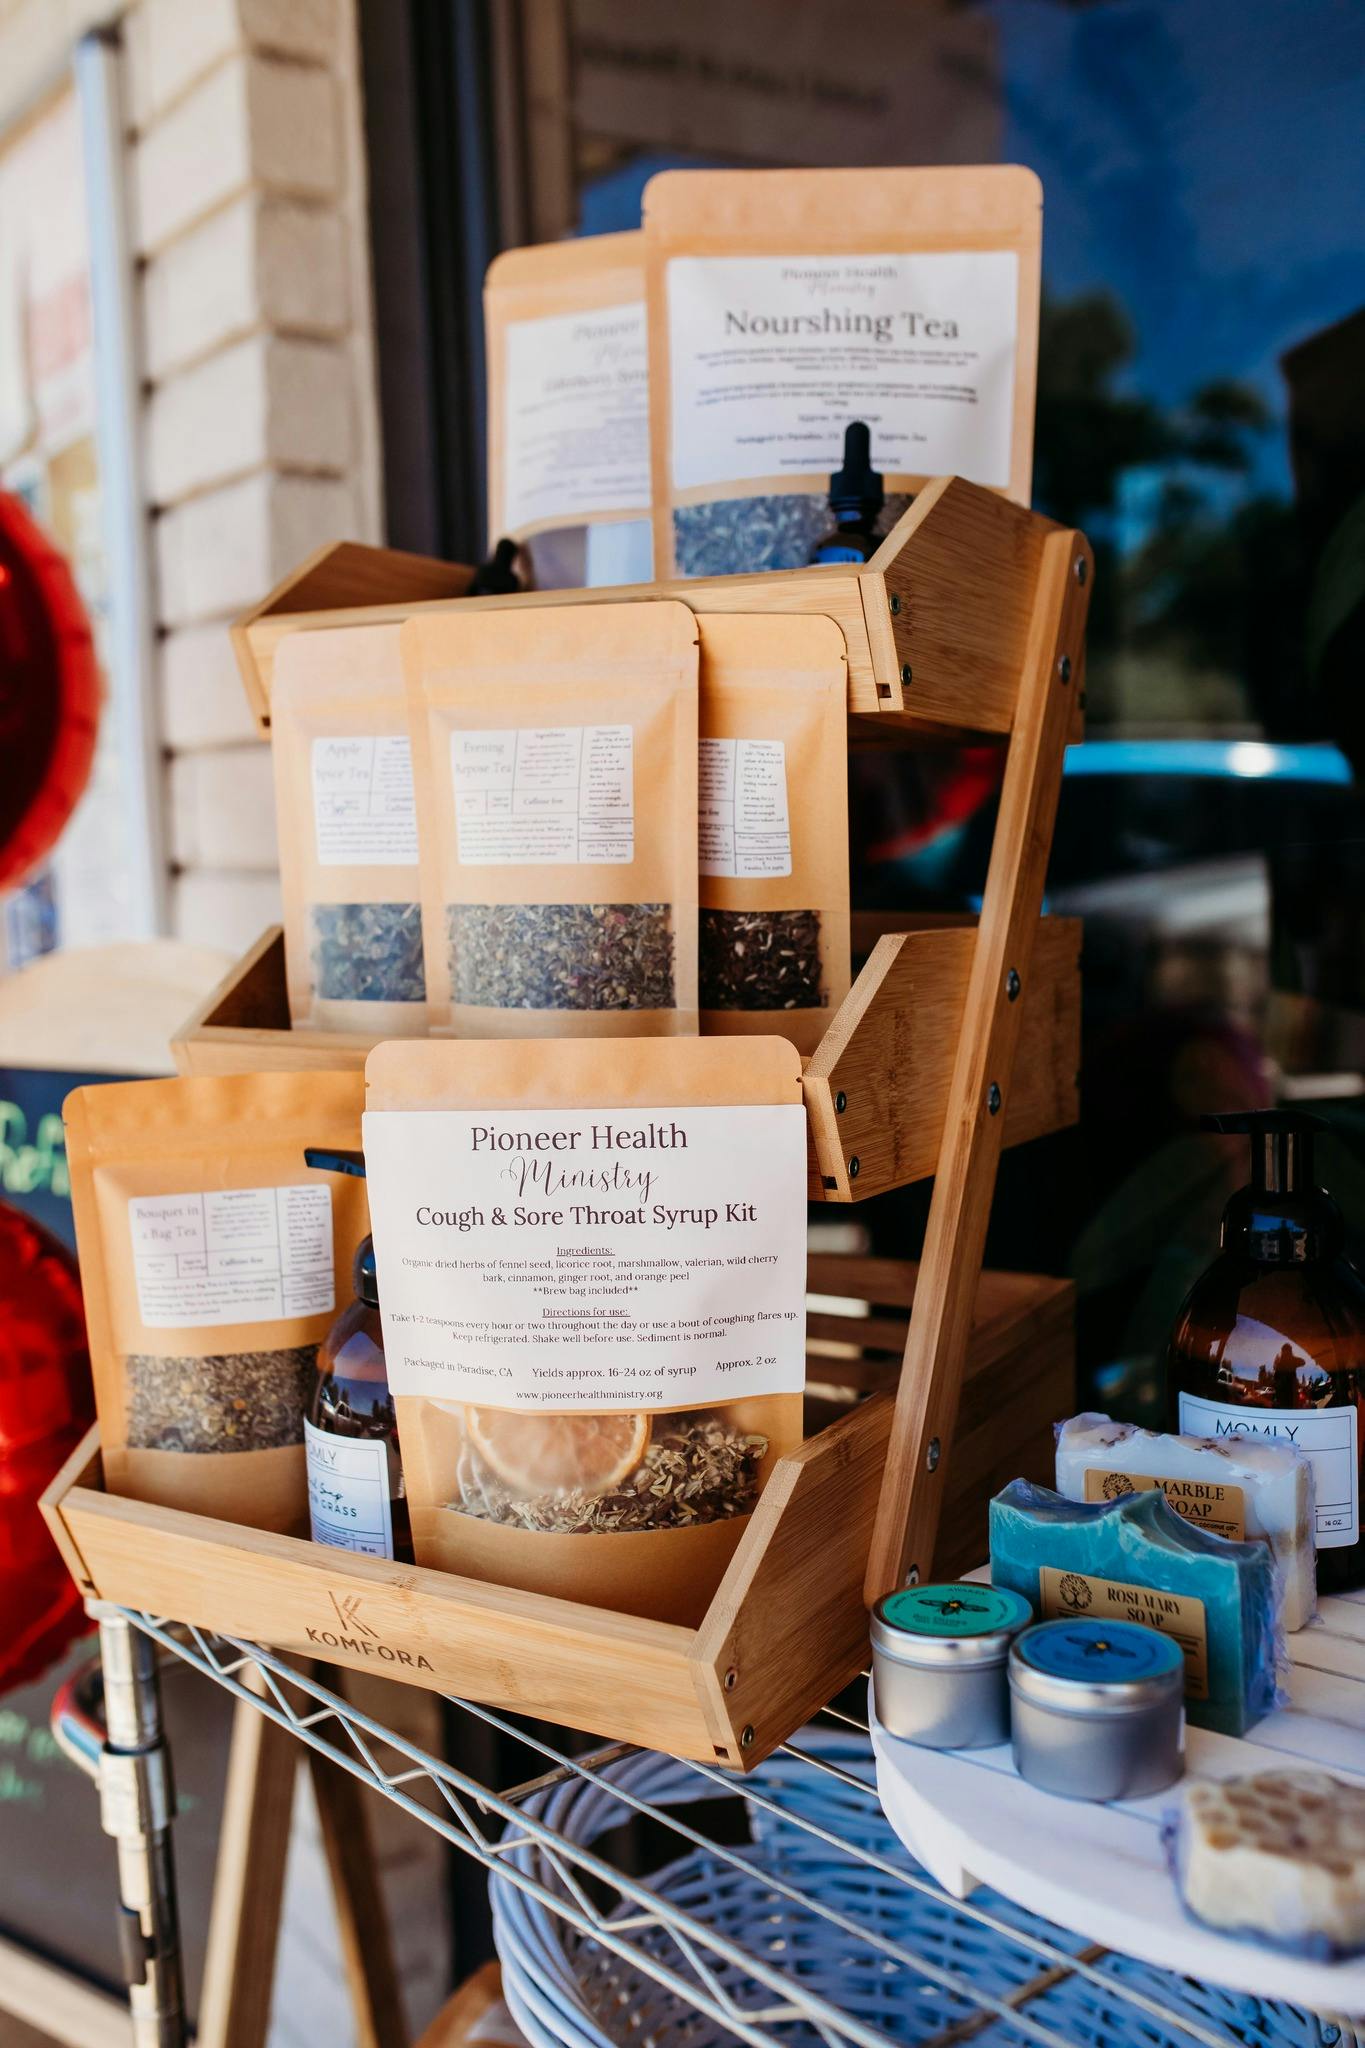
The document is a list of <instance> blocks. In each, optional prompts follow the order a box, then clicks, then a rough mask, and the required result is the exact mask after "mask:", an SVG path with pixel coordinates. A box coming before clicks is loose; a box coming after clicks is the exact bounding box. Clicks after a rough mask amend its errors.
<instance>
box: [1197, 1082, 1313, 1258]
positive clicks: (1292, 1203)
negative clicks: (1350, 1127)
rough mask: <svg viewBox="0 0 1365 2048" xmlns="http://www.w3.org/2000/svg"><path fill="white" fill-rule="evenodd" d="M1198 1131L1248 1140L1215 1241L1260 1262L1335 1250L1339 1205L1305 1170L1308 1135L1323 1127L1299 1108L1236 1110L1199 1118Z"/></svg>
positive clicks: (1310, 1147)
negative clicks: (1241, 1176) (1245, 1180)
mask: <svg viewBox="0 0 1365 2048" xmlns="http://www.w3.org/2000/svg"><path fill="white" fill-rule="evenodd" d="M1199 1121H1200V1125H1201V1126H1202V1128H1203V1129H1204V1130H1206V1131H1221V1132H1223V1133H1224V1134H1225V1135H1235V1136H1239V1137H1247V1138H1249V1139H1250V1140H1251V1182H1250V1185H1249V1186H1247V1187H1244V1188H1242V1189H1241V1190H1240V1192H1239V1193H1237V1194H1235V1195H1234V1196H1233V1198H1232V1200H1231V1201H1230V1202H1229V1203H1228V1205H1227V1208H1226V1209H1225V1210H1224V1211H1223V1247H1224V1249H1225V1250H1234V1249H1245V1250H1246V1252H1247V1253H1248V1254H1249V1256H1250V1257H1251V1258H1253V1259H1255V1260H1256V1261H1257V1262H1258V1263H1259V1264H1261V1265H1269V1266H1286V1265H1302V1264H1303V1263H1304V1261H1305V1260H1307V1259H1320V1258H1329V1257H1333V1256H1335V1254H1336V1253H1337V1252H1338V1251H1339V1250H1340V1249H1341V1246H1342V1242H1343V1240H1344V1235H1345V1233H1344V1230H1343V1227H1342V1221H1341V1211H1340V1210H1339V1209H1338V1208H1337V1205H1336V1203H1335V1202H1334V1201H1333V1200H1332V1197H1331V1196H1330V1195H1329V1194H1328V1193H1327V1190H1326V1189H1325V1188H1320V1187H1318V1186H1317V1185H1316V1184H1315V1181H1314V1176H1313V1135H1314V1133H1315V1132H1316V1131H1325V1130H1327V1129H1328V1128H1329V1126H1328V1125H1327V1124H1326V1123H1325V1122H1324V1121H1323V1119H1322V1118H1321V1117H1320V1116H1313V1115H1312V1114H1311V1113H1310V1112H1309V1111H1307V1110H1303V1109H1243V1110H1236V1111H1233V1112H1230V1113H1228V1114H1225V1115H1220V1116H1203V1117H1201V1118H1200V1119H1199Z"/></svg>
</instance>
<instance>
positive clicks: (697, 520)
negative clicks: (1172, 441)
mask: <svg viewBox="0 0 1365 2048" xmlns="http://www.w3.org/2000/svg"><path fill="white" fill-rule="evenodd" d="M644 222H645V241H646V280H647V299H648V309H649V378H650V392H651V401H652V403H651V429H650V431H651V450H652V453H651V471H652V478H653V484H652V497H653V504H654V561H655V574H656V575H658V576H661V577H666V576H670V575H679V576H703V575H706V576H723V575H730V574H734V573H737V572H739V571H742V570H760V569H792V568H800V567H802V566H803V565H804V564H805V563H807V562H808V561H809V560H810V553H811V549H812V546H813V545H814V543H815V542H816V540H817V539H818V538H819V537H820V535H821V534H822V532H823V531H824V529H825V527H826V526H827V525H828V523H829V514H828V508H827V494H828V489H829V478H830V475H831V473H832V472H833V471H835V470H837V469H839V468H840V467H841V463H842V451H843V443H844V430H845V428H846V427H847V426H848V425H849V424H850V422H851V421H853V420H863V421H865V422H866V423H867V425H868V427H869V428H870V430H871V455H872V465H873V467H874V468H875V469H877V470H880V471H881V472H882V474H883V476H884V478H885V485H886V491H887V494H888V495H887V504H886V508H885V511H884V513H883V518H882V530H883V531H885V530H886V529H887V528H889V527H890V526H891V525H892V524H894V522H895V520H896V519H897V518H898V517H899V516H900V514H901V513H902V512H903V511H904V509H905V506H906V503H907V502H908V495H909V494H913V493H914V492H915V491H917V490H918V489H919V488H920V486H921V484H923V483H924V481H925V480H926V479H927V478H929V477H933V476H942V475H949V474H952V475H957V476H963V477H966V478H968V479H969V480H970V481H971V482H973V483H979V484H986V485H989V486H990V487H991V488H993V489H995V490H998V491H1002V492H1004V493H1005V494H1006V495H1007V496H1009V497H1011V498H1014V499H1016V500H1017V501H1018V502H1019V503H1021V504H1027V502H1028V496H1029V479H1030V471H1031V468H1032V452H1033V406H1034V387H1035V383H1036V377H1037V348H1038V295H1039V252H1040V241H1041V231H1042V190H1041V187H1040V185H1039V183H1038V180H1037V178H1036V177H1035V176H1034V174H1033V172H1032V171H1028V170H1024V169H1021V168H1019V167H1018V166H1015V165H1010V164H991V165H984V166H981V165H978V166H971V167H945V168H941V169H917V170H891V169H885V168H878V169H875V170H780V171H767V170H765V171H710V170H698V171H664V172H661V173H660V174H659V176H657V177H655V178H652V179H651V180H650V182H649V184H648V185H647V186H646V188H645V196H644Z"/></svg>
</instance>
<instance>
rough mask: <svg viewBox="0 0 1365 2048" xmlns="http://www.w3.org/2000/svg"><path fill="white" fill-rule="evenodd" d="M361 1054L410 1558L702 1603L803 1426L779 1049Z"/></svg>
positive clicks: (611, 1600)
mask: <svg viewBox="0 0 1365 2048" xmlns="http://www.w3.org/2000/svg"><path fill="white" fill-rule="evenodd" d="M366 1080H367V1091H366V1114H365V1163H366V1171H367V1175H368V1185H369V1191H370V1206H371V1219H372V1227H373V1230H374V1243H375V1256H376V1260H377V1264H378V1269H379V1288H380V1298H381V1300H382V1303H383V1315H384V1342H385V1357H386V1361H387V1367H388V1374H389V1383H390V1386H391V1387H392V1389H393V1391H394V1394H395V1396H396V1401H397V1408H398V1427H399V1433H400V1435H401V1437H402V1442H403V1463H404V1471H405V1474H406V1479H407V1489H408V1502H409V1507H410V1511H411V1515H412V1528H413V1543H414V1547H415V1550H416V1555H417V1562H418V1563H419V1564H422V1565H430V1566H433V1567H436V1568H437V1569H440V1570H444V1571H453V1572H459V1573H461V1574H462V1575H464V1576H466V1577H470V1578H476V1579H483V1580H488V1581H491V1582H494V1583H499V1584H504V1585H510V1586H519V1587H523V1588H527V1589H530V1590H532V1591H536V1592H543V1593H551V1594H555V1595H558V1596H561V1597H563V1598H565V1599H571V1600H577V1601H582V1602H585V1603H586V1604H588V1605H590V1606H600V1607H609V1608H615V1609H618V1610H621V1611H624V1612H628V1613H634V1614H644V1615H650V1616H653V1617H654V1618H656V1619H660V1620H668V1621H679V1622H685V1623H688V1624H691V1625H695V1624H696V1623H697V1622H699V1621H700V1619H701V1617H702V1615H703V1614H704V1612H705V1610H706V1607H707V1605H708V1603H709V1601H710V1599H711V1596H712V1594H713V1593H714V1591H715V1588H716V1586H717V1585H718V1584H719V1582H720V1580H721V1578H722V1577H723V1575H724V1572H725V1568H726V1566H727V1564H728V1563H729V1560H730V1558H731V1557H732V1556H733V1554H734V1550H735V1547H736V1545H737V1544H738V1542H739V1540H740V1537H741V1536H742V1534H743V1531H744V1529H745V1527H746V1525H747V1520H748V1517H749V1515H750V1513H751V1512H752V1510H753V1508H754V1506H755V1504H756V1503H757V1501H758V1498H759V1495H760V1493H761V1491H762V1488H763V1486H764V1484H765V1482H766V1480H767V1479H768V1477H769V1475H770V1474H771V1472H772V1469H773V1466H774V1464H775V1462H776V1460H777V1459H778V1458H779V1457H780V1456H781V1455H783V1453H785V1452H786V1451H788V1450H790V1449H792V1448H793V1447H794V1446H795V1444H796V1443H798V1442H799V1440H800V1435H801V1401H802V1389H803V1386H804V1382H805V1261H806V1115H805V1110H804V1108H803V1106H802V1100H801V1071H800V1060H799V1058H798V1056H797V1054H796V1052H795V1050H794V1049H793V1048H792V1047H791V1046H790V1045H789V1044H787V1043H786V1042H785V1041H783V1040H781V1039H776V1038H743V1039H741V1038H718V1039H708V1040H702V1039H615V1040H611V1041H605V1040H594V1039H561V1040H558V1041H556V1042H554V1043H547V1044H536V1045H528V1044H517V1043H514V1042H508V1041H502V1042H478V1041H473V1040H466V1041H463V1042H460V1043H454V1042H450V1041H446V1042H438V1041H429V1042H427V1043H424V1044H423V1043H417V1042H415V1041H413V1042H404V1043H398V1042H395V1043H392V1044H388V1045H382V1046H377V1047H376V1048H375V1050H374V1051H373V1052H372V1053H371V1055H370V1058H369V1061H368V1063H367V1067H366Z"/></svg>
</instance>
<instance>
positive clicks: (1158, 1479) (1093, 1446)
mask: <svg viewBox="0 0 1365 2048" xmlns="http://www.w3.org/2000/svg"><path fill="white" fill-rule="evenodd" d="M1151 1487H1159V1488H1160V1490H1161V1492H1162V1493H1163V1494H1164V1495H1165V1496H1166V1502H1167V1505H1168V1506H1169V1507H1172V1508H1174V1509H1175V1512H1176V1513H1177V1514H1178V1515H1179V1516H1180V1517H1181V1519H1182V1520H1183V1521H1186V1522H1189V1523H1190V1524H1191V1525H1192V1526H1193V1527H1195V1528H1198V1529H1206V1530H1208V1531H1209V1532H1210V1533H1211V1534H1212V1535H1214V1536H1227V1537H1230V1538H1231V1540H1232V1541H1233V1542H1234V1543H1241V1542H1244V1541H1246V1540H1247V1539H1251V1540H1253V1541H1259V1542H1262V1543H1267V1544H1269V1546H1270V1552H1271V1555H1272V1556H1273V1558H1274V1560H1275V1563H1276V1566H1277V1567H1278V1569H1279V1572H1280V1577H1281V1580H1282V1600H1283V1607H1282V1621H1283V1626H1284V1627H1285V1628H1286V1629H1291V1630H1292V1629H1299V1628H1302V1627H1303V1626H1304V1625H1305V1623H1307V1622H1310V1621H1311V1620H1312V1619H1313V1615H1314V1613H1315V1612H1316V1611H1317V1578H1316V1573H1315V1570H1314V1525H1315V1518H1314V1510H1313V1467H1312V1464H1311V1462H1310V1460H1309V1459H1307V1458H1305V1457H1303V1456H1301V1454H1300V1453H1299V1452H1298V1451H1296V1450H1294V1449H1292V1448H1291V1447H1290V1445H1288V1444H1285V1443H1280V1442H1274V1441H1269V1440H1263V1439H1261V1438H1258V1437H1243V1436H1236V1437H1227V1438H1224V1437H1205V1436H1164V1435H1160V1434H1158V1432H1157V1431H1155V1430H1151V1429H1137V1428H1135V1427H1134V1426H1133V1425H1132V1424H1130V1423H1126V1422H1111V1421H1110V1420H1109V1417H1108V1416H1107V1415H1073V1416H1072V1418H1071V1420H1070V1421H1069V1422H1064V1423H1063V1424H1062V1426H1061V1429H1060V1430H1059V1431H1058V1433H1057V1491H1058V1493H1064V1494H1065V1495H1066V1497H1067V1499H1068V1500H1118V1499H1120V1498H1121V1497H1122V1496H1123V1495H1124V1494H1128V1493H1141V1492H1143V1491H1144V1490H1145V1489H1149V1488H1151Z"/></svg>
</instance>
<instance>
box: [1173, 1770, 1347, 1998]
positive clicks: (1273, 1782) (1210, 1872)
mask: <svg viewBox="0 0 1365 2048" xmlns="http://www.w3.org/2000/svg"><path fill="white" fill-rule="evenodd" d="M1175 1869H1176V1879H1177V1882H1178V1883H1179V1886H1180V1895H1181V1897H1182V1898H1183V1900H1184V1901H1185V1904H1186V1906H1187V1907H1188V1908H1189V1910H1190V1912H1191V1913H1193V1914H1194V1915H1195V1917H1196V1919H1199V1920H1202V1921H1203V1922H1204V1923H1205V1925H1206V1926H1209V1927H1214V1928H1217V1929H1218V1931H1219V1932H1220V1933H1223V1934H1236V1935H1243V1936H1247V1937H1250V1938H1254V1939H1256V1940H1260V1941H1268V1942H1271V1943H1273V1944H1275V1945H1276V1946H1277V1947H1281V1948H1287V1949H1292V1950H1295V1951H1297V1952H1298V1953H1299V1954H1302V1955H1318V1956H1323V1957H1329V1958H1330V1957H1332V1956H1338V1955H1350V1954H1353V1953H1354V1952H1356V1951H1358V1950H1360V1949H1362V1948H1365V1786H1361V1785H1350V1784H1346V1783H1344V1782H1343V1781H1342V1780H1341V1779H1340V1778H1334V1777H1331V1776H1329V1775H1328V1773H1327V1772H1326V1771H1260V1772H1257V1773H1256V1774H1255V1775H1254V1776H1249V1777H1243V1778H1225V1779H1223V1780H1222V1781H1221V1782H1220V1783H1218V1784H1213V1783H1208V1782H1204V1783H1200V1784H1196V1785H1191V1786H1190V1788H1189V1791H1188V1793H1187V1794H1186V1797H1185V1803H1184V1806H1183V1808H1182V1810H1181V1814H1180V1819H1179V1822H1178V1824H1177V1828H1176V1835H1175Z"/></svg>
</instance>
